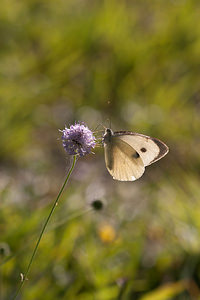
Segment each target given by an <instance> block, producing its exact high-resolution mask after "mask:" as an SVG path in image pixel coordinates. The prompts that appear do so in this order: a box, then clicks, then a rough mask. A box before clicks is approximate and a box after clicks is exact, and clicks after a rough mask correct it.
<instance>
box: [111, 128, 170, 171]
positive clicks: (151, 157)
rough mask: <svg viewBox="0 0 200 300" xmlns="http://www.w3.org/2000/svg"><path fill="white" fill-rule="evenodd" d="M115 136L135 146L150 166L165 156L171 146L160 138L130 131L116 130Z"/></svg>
mask: <svg viewBox="0 0 200 300" xmlns="http://www.w3.org/2000/svg"><path fill="white" fill-rule="evenodd" d="M113 137H118V138H120V139H121V140H122V141H124V142H126V143H127V144H128V145H130V146H131V147H132V148H134V149H135V150H136V151H137V153H138V154H139V155H140V157H141V159H142V161H143V163H144V166H148V165H150V164H152V163H154V162H156V161H157V160H159V159H161V158H162V157H163V156H165V155H166V154H167V153H168V151H169V148H168V147H167V145H165V143H163V142H162V141H160V140H159V139H156V138H152V137H149V136H146V135H143V134H139V133H134V132H130V131H116V132H114V136H113Z"/></svg>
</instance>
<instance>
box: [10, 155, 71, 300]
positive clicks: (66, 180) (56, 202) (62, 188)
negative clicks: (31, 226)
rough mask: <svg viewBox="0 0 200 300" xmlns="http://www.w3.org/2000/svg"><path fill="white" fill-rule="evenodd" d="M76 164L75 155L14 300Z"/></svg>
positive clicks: (25, 278) (18, 291)
mask: <svg viewBox="0 0 200 300" xmlns="http://www.w3.org/2000/svg"><path fill="white" fill-rule="evenodd" d="M75 163H76V156H75V155H74V159H73V163H72V166H71V168H70V170H69V172H68V174H67V177H66V179H65V181H64V183H63V185H62V187H61V189H60V192H59V193H58V196H57V198H56V200H55V202H54V204H53V206H52V209H51V211H50V213H49V215H48V217H47V219H46V222H45V223H44V226H43V228H42V231H41V233H40V235H39V238H38V241H37V243H36V245H35V248H34V250H33V254H32V256H31V259H30V262H29V264H28V267H27V269H26V272H25V273H24V274H23V279H22V281H21V284H20V286H19V288H18V290H17V292H16V294H15V296H14V298H13V300H15V299H16V298H17V296H18V295H19V293H20V291H21V289H22V287H23V285H24V283H25V281H26V280H27V275H28V273H29V271H30V268H31V265H32V262H33V259H34V257H35V254H36V252H37V249H38V246H39V244H40V241H41V239H42V236H43V234H44V231H45V229H46V227H47V224H48V223H49V220H50V218H51V216H52V214H53V212H54V210H55V208H56V206H57V205H58V201H59V198H60V195H61V194H62V192H63V190H64V187H65V185H66V184H67V182H68V180H69V177H70V175H71V173H72V171H73V169H74V166H75Z"/></svg>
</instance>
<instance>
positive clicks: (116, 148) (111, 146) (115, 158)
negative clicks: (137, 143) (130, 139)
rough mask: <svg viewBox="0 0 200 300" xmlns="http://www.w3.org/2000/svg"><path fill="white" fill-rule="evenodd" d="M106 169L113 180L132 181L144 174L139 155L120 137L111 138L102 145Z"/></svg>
mask: <svg viewBox="0 0 200 300" xmlns="http://www.w3.org/2000/svg"><path fill="white" fill-rule="evenodd" d="M104 149H105V161H106V167H107V169H108V171H109V173H110V174H111V175H112V176H113V178H114V179H117V180H121V181H134V180H136V179H138V178H139V177H141V176H142V174H143V173H144V163H143V161H142V159H141V157H140V155H139V153H138V152H137V151H136V150H135V149H134V148H133V147H132V146H130V145H129V144H127V143H126V142H125V141H124V140H122V139H121V137H117V136H112V138H110V142H109V143H105V144H104Z"/></svg>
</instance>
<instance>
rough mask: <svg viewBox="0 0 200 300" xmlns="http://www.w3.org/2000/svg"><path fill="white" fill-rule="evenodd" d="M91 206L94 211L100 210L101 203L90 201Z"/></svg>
mask: <svg viewBox="0 0 200 300" xmlns="http://www.w3.org/2000/svg"><path fill="white" fill-rule="evenodd" d="M91 206H92V207H93V208H94V210H102V209H103V202H102V201H101V200H94V201H92V203H91Z"/></svg>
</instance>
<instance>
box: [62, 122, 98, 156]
mask: <svg viewBox="0 0 200 300" xmlns="http://www.w3.org/2000/svg"><path fill="white" fill-rule="evenodd" d="M61 131H62V133H63V135H62V141H63V147H64V148H65V150H66V152H67V153H68V154H69V155H77V154H78V155H80V156H84V155H86V154H89V153H91V151H92V148H94V147H95V145H96V139H95V137H94V135H93V133H92V131H91V130H90V129H89V128H88V127H87V126H86V125H85V124H79V123H77V124H75V125H71V126H70V127H69V128H67V127H65V129H64V130H61Z"/></svg>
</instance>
